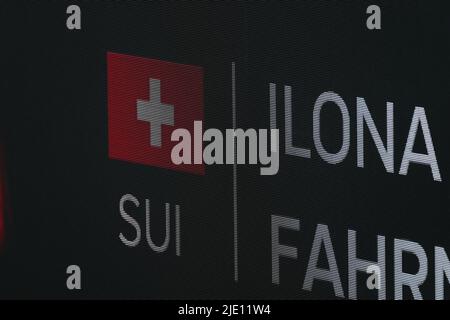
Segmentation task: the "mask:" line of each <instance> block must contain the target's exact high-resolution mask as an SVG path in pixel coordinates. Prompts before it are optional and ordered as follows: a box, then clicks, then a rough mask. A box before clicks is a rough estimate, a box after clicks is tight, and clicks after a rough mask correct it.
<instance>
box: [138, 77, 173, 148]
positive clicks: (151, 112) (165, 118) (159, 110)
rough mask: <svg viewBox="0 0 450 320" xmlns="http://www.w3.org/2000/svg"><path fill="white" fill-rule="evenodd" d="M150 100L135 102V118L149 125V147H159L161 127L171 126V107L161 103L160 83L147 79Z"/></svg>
mask: <svg viewBox="0 0 450 320" xmlns="http://www.w3.org/2000/svg"><path fill="white" fill-rule="evenodd" d="M149 84H150V100H149V101H145V100H137V118H138V120H141V121H147V122H148V123H149V124H150V145H151V146H153V147H161V126H162V125H163V124H166V125H170V126H173V123H174V116H173V109H174V108H173V105H170V104H164V103H162V102H161V81H160V80H159V79H151V78H150V79H149Z"/></svg>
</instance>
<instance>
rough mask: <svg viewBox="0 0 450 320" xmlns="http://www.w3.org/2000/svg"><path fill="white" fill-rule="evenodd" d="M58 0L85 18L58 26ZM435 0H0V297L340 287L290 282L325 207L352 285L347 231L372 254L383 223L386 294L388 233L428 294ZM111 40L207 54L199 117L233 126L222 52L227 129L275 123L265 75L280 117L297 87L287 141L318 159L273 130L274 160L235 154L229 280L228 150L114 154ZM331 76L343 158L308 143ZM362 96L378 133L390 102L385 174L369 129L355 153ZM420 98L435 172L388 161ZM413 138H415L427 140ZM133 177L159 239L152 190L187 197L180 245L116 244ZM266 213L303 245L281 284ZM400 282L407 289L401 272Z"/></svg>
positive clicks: (441, 231) (443, 104)
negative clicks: (73, 286) (3, 206)
mask: <svg viewBox="0 0 450 320" xmlns="http://www.w3.org/2000/svg"><path fill="white" fill-rule="evenodd" d="M70 4H78V5H79V6H80V7H81V11H82V30H79V31H69V30H67V28H66V18H67V14H66V8H67V6H68V5H70ZM370 4H378V5H379V6H380V7H381V10H382V30H376V31H370V30H368V29H367V28H366V19H367V14H366V13H365V12H366V8H367V6H368V5H370ZM447 10H448V5H447V6H445V2H444V1H442V2H438V1H433V2H430V1H395V2H394V1H386V2H383V1H376V2H374V3H372V1H371V2H366V1H289V2H288V1H280V2H278V1H259V2H257V1H253V2H244V1H242V2H240V1H223V2H215V1H210V2H206V1H204V2H203V1H196V2H192V3H191V2H183V1H167V2H166V1H70V2H65V1H26V2H25V1H17V2H16V1H15V2H12V1H10V2H2V6H1V21H2V22H1V24H2V35H3V44H4V48H3V49H2V60H3V61H2V69H3V70H4V72H3V76H2V80H1V83H2V88H3V90H2V92H3V99H2V102H1V103H0V104H1V124H2V128H3V130H4V133H3V135H4V143H5V148H6V165H7V168H6V171H7V175H8V176H7V184H8V193H9V200H10V206H11V208H12V221H10V224H9V225H8V230H7V232H8V233H7V236H8V239H7V240H8V241H7V247H6V249H5V250H4V252H3V254H2V256H1V258H0V284H1V285H0V297H2V298H152V299H156V298H162V299H166V298H167V299H174V298H177V299H183V298H190V299H195V298H274V299H279V298H293V299H303V298H321V299H329V298H335V296H334V291H333V289H332V286H331V284H330V283H327V282H322V281H315V282H314V286H313V291H312V292H308V291H304V290H302V289H301V288H302V285H303V279H304V275H305V271H306V266H307V262H308V257H309V254H310V249H311V244H312V239H313V236H314V231H315V227H316V225H317V224H318V223H322V224H327V225H328V226H329V229H330V233H331V237H332V240H333V246H334V249H335V253H336V258H337V262H338V266H339V271H340V275H341V280H342V284H343V288H344V292H345V296H346V297H347V294H348V285H347V229H353V230H356V231H357V232H358V233H357V234H358V242H357V243H358V256H359V257H361V258H365V259H369V260H375V259H376V235H384V236H386V255H387V256H386V257H387V266H386V268H387V295H388V298H390V299H392V298H393V239H394V238H401V239H408V240H412V241H416V242H418V243H420V244H421V245H422V246H423V247H424V249H425V251H426V252H427V256H428V260H429V268H428V269H429V271H428V278H427V280H426V282H425V284H424V285H423V286H422V287H421V289H422V293H423V296H424V298H427V299H432V298H434V272H433V270H434V259H433V256H434V254H433V246H435V245H439V246H443V247H444V248H450V237H449V235H448V231H447V229H448V223H449V219H448V213H449V212H448V207H446V205H447V203H448V200H449V188H448V180H447V178H448V167H447V164H448V163H449V156H450V154H449V149H448V147H447V145H446V143H445V141H446V140H445V139H447V138H448V125H447V119H448V117H449V111H448V106H447V104H448V101H449V96H450V91H449V90H448V88H449V84H450V83H449V77H448V71H449V66H450V47H449V45H448V38H449V30H450V22H449V20H448V18H447ZM107 51H112V52H118V53H124V54H131V55H135V56H141V57H148V58H155V59H160V60H166V61H173V62H178V63H184V64H191V65H197V66H202V67H203V68H204V98H205V110H204V112H205V124H204V126H205V127H206V128H219V129H225V128H231V126H232V114H231V62H232V61H234V62H236V74H237V123H238V127H242V128H250V127H251V128H267V127H268V126H269V90H268V84H269V82H274V83H276V84H277V88H278V91H277V95H278V97H279V98H278V100H277V105H278V124H279V126H280V128H283V127H284V121H283V119H284V112H283V105H284V104H283V103H284V101H283V98H282V93H283V91H282V86H283V85H290V86H292V92H293V123H294V144H295V145H301V146H306V147H309V148H311V149H312V150H311V151H312V157H311V159H304V158H297V157H292V156H287V155H284V147H283V146H284V134H283V132H284V130H281V132H282V133H281V153H282V156H281V163H280V171H279V173H278V175H276V176H260V175H259V167H258V166H254V167H247V166H239V167H238V190H239V191H238V192H239V193H238V212H239V220H238V222H239V282H238V283H235V282H234V280H233V277H234V276H233V206H232V205H233V198H232V168H231V166H209V167H207V168H206V175H205V176H203V177H201V176H195V175H191V174H186V173H179V172H175V171H169V170H164V169H159V168H155V167H148V166H143V165H136V164H132V163H126V162H121V161H115V160H110V159H108V152H107V151H108V150H107V148H108V142H107V133H108V128H107V92H106V88H107V82H106V52H107ZM325 91H335V92H337V93H338V94H340V95H341V96H342V98H343V99H344V101H345V102H346V104H347V107H348V109H349V113H350V117H351V129H350V130H351V145H350V151H349V154H348V156H347V158H346V159H345V160H344V162H342V163H341V164H338V165H329V164H327V163H325V162H324V161H323V160H321V159H320V157H319V156H318V154H317V152H316V151H315V150H314V146H313V141H312V109H313V105H314V102H315V100H316V98H317V97H318V96H319V95H320V94H321V93H322V92H325ZM356 97H364V98H365V100H366V102H367V104H368V106H369V109H370V110H371V113H372V115H373V117H374V120H375V123H376V124H377V127H378V128H379V131H380V134H381V136H382V139H383V141H384V140H385V132H386V131H385V121H386V120H385V119H386V118H385V112H386V101H391V102H393V103H394V123H395V126H394V139H395V152H394V153H395V173H394V174H389V173H386V172H385V170H384V167H383V165H382V162H381V160H380V158H379V156H378V153H377V151H376V148H375V146H374V144H373V143H372V140H371V139H370V138H369V136H368V134H367V131H366V135H365V136H366V138H365V145H366V149H365V160H366V162H365V168H364V169H361V168H357V166H356ZM415 106H421V107H424V108H425V110H426V114H427V118H428V123H429V126H430V130H431V134H432V137H433V142H434V146H435V150H436V156H437V159H438V163H439V168H440V171H441V176H442V180H443V181H442V182H435V181H433V179H432V175H431V170H430V168H429V167H427V166H421V165H414V164H411V165H410V168H409V172H408V175H407V176H400V175H398V171H399V167H400V162H401V159H402V156H403V150H404V146H405V143H406V138H407V135H408V130H409V125H410V122H411V119H412V114H413V111H414V107H415ZM322 120H323V122H322V128H323V130H322V139H323V141H324V143H325V144H326V146H327V148H329V150H330V151H332V150H337V149H338V148H339V146H340V142H341V140H340V137H341V131H340V130H341V129H340V123H341V122H340V118H339V114H338V113H337V112H335V113H333V110H331V109H330V111H328V110H327V111H326V112H323V119H322ZM418 136H419V137H420V136H421V135H418ZM414 150H415V151H416V152H420V151H422V152H423V151H424V142H423V141H422V140H420V139H419V140H418V141H417V143H416V146H415V149H414ZM127 193H131V194H133V195H134V196H136V197H137V198H138V199H139V201H140V202H141V203H144V199H146V198H149V199H150V201H151V202H152V217H154V218H153V220H152V221H155V225H154V226H153V227H152V230H156V231H155V234H156V235H158V234H159V235H161V236H160V239H161V240H162V231H163V223H164V222H163V219H162V217H163V215H162V213H163V208H164V203H165V202H170V203H171V204H175V203H176V204H179V205H180V206H181V234H182V235H181V237H182V238H181V246H182V256H181V257H176V256H175V248H174V246H173V243H174V239H173V238H171V244H170V247H169V250H168V252H166V253H163V254H158V253H154V252H152V251H151V250H150V248H149V247H148V246H147V245H146V244H145V241H144V240H145V238H143V239H142V241H141V243H140V244H139V245H138V246H137V247H136V248H128V247H125V246H124V245H123V244H122V243H121V242H120V240H119V238H118V235H119V233H120V232H123V233H125V234H126V235H129V236H130V237H131V236H132V235H133V229H131V228H130V227H129V225H128V224H127V223H126V222H124V221H123V220H122V218H121V217H120V214H119V200H120V197H121V196H122V195H124V194H127ZM130 210H132V209H131V208H130ZM144 214H145V209H144V208H143V207H141V208H139V209H138V210H136V211H135V213H133V215H134V216H136V217H139V218H138V220H139V222H140V224H141V227H142V228H143V227H144ZM271 214H278V215H283V216H290V217H295V218H299V219H300V223H301V231H300V232H286V233H284V232H283V233H282V235H281V239H282V242H283V243H286V244H290V245H295V246H297V247H298V248H299V259H298V261H293V260H289V259H285V260H283V259H282V262H281V266H280V279H281V282H280V285H279V286H275V285H272V284H271V251H270V250H271V235H270V215H271ZM172 218H173V216H172ZM172 226H173V225H172ZM144 230H145V229H143V231H144ZM157 231H160V232H159V233H158V232H157ZM157 239H158V238H155V240H156V241H157V242H160V241H158V240H157ZM405 261H406V262H408V263H407V264H406V265H405V266H404V270H405V271H410V272H414V270H415V269H416V268H417V262H416V261H415V260H414V259H412V260H411V261H409V260H408V259H406V260H405ZM70 264H77V265H79V266H80V267H81V270H82V290H81V291H69V290H67V288H66V277H67V275H66V273H65V271H66V267H67V266H68V265H70ZM364 283H365V277H364V274H363V275H362V277H361V278H359V282H358V296H359V297H360V298H375V297H376V293H374V292H369V291H368V290H365V289H364ZM447 287H448V284H447ZM446 290H447V291H448V288H447V289H446ZM404 297H405V298H411V297H412V295H411V293H410V292H409V290H408V289H407V288H406V289H404ZM447 297H448V293H447Z"/></svg>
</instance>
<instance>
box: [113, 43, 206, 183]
mask: <svg viewBox="0 0 450 320" xmlns="http://www.w3.org/2000/svg"><path fill="white" fill-rule="evenodd" d="M107 64H108V140H109V157H110V158H111V159H117V160H123V161H128V162H133V163H139V164H143V165H149V166H155V167H160V168H166V169H172V170H178V171H185V172H190V173H194V174H200V175H203V174H204V173H205V168H204V164H180V165H176V164H174V163H172V160H171V157H170V154H171V151H172V147H173V146H174V145H175V144H177V143H178V142H177V141H175V142H172V141H170V136H171V133H172V131H173V130H175V129H177V128H184V129H187V130H189V131H190V133H191V137H193V136H194V121H203V69H202V68H201V67H197V66H191V65H185V64H178V63H173V62H167V61H161V60H155V59H148V58H141V57H135V56H130V55H125V54H118V53H113V52H108V53H107ZM191 148H192V150H193V141H192V147H191Z"/></svg>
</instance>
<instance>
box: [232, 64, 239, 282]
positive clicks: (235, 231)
mask: <svg viewBox="0 0 450 320" xmlns="http://www.w3.org/2000/svg"><path fill="white" fill-rule="evenodd" d="M231 105H232V117H233V130H236V65H235V63H234V62H232V63H231ZM233 149H234V150H233V153H234V162H233V234H234V281H235V282H238V281H239V268H238V262H239V259H238V254H239V251H238V221H237V218H238V213H237V212H238V211H237V150H236V149H237V141H236V139H234V141H233Z"/></svg>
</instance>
